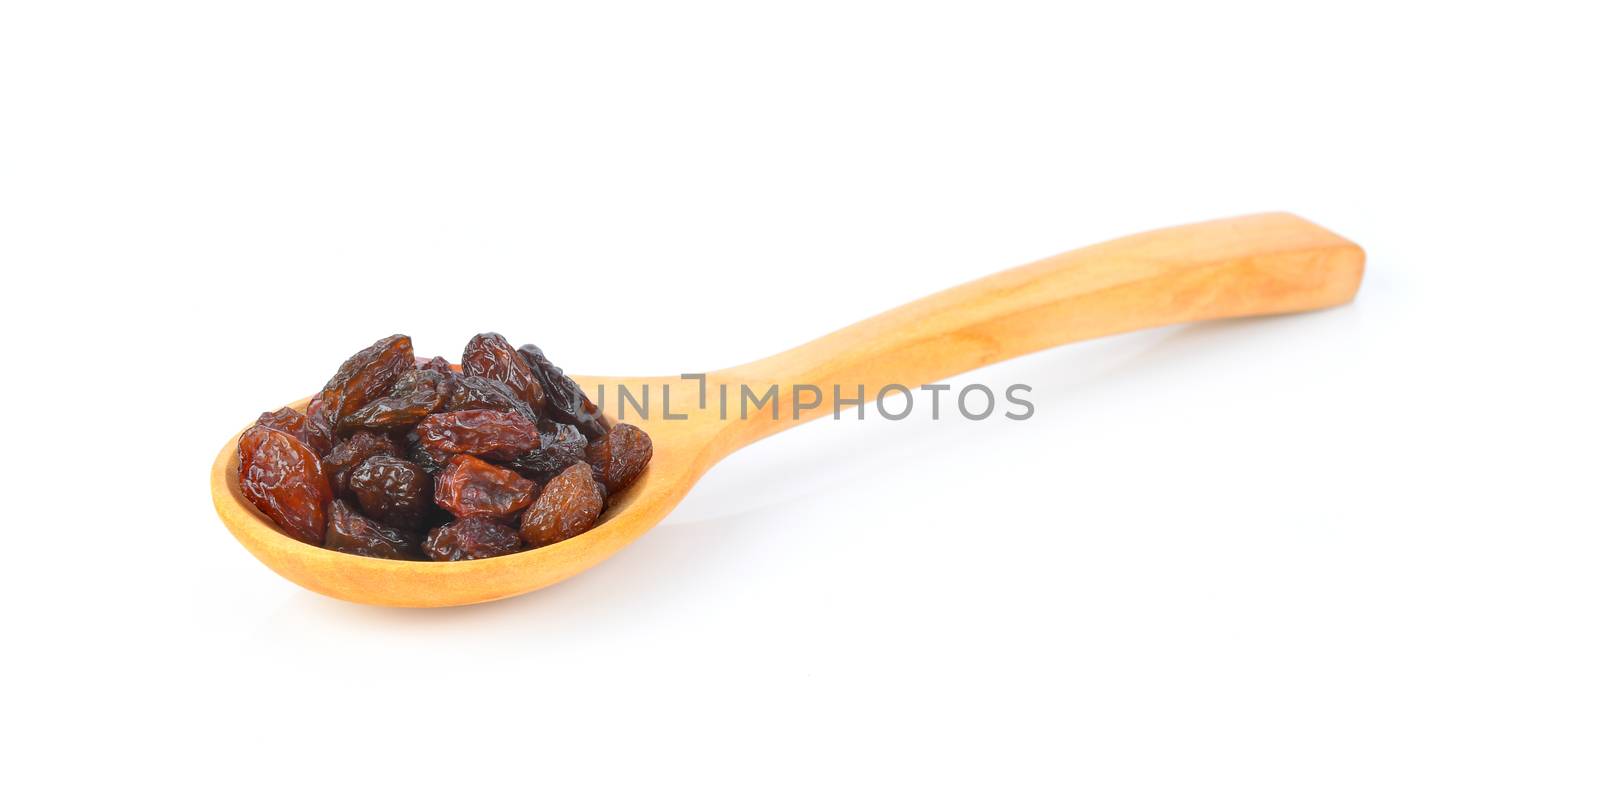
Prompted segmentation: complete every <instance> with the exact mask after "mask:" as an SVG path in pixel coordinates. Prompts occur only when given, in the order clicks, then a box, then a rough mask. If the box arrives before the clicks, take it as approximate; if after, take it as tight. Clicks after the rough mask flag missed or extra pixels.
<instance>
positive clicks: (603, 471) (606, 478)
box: [585, 424, 652, 497]
mask: <svg viewBox="0 0 1600 794" xmlns="http://www.w3.org/2000/svg"><path fill="white" fill-rule="evenodd" d="M651 452H652V448H651V444H650V437H649V436H647V435H645V432H644V431H643V430H640V429H639V428H637V427H634V426H633V425H629V424H619V425H617V426H616V427H613V428H611V431H610V432H609V433H606V437H605V438H603V439H601V440H599V441H596V442H594V443H593V444H590V445H589V449H588V450H587V452H586V453H585V455H586V457H587V458H588V459H589V465H590V466H592V467H594V478H595V479H596V480H599V481H600V483H601V484H602V485H604V486H605V487H606V492H607V493H608V494H610V495H611V496H613V497H615V496H617V495H618V494H620V493H622V492H623V491H625V490H627V489H628V486H630V485H632V484H633V481H634V480H637V479H638V478H639V474H640V473H641V472H643V471H644V467H645V464H647V463H649V462H650V454H651Z"/></svg>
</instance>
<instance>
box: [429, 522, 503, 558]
mask: <svg viewBox="0 0 1600 794" xmlns="http://www.w3.org/2000/svg"><path fill="white" fill-rule="evenodd" d="M521 548H522V539H521V538H519V537H517V533H516V531H515V530H513V529H512V528H510V527H508V526H504V525H502V524H496V523H495V522H493V521H490V520H489V519H487V518H470V517H469V518H463V519H460V520H457V521H452V522H450V523H448V524H445V525H444V526H442V527H435V528H434V529H433V531H432V532H429V533H428V539H427V540H424V541H423V542H422V553H424V554H426V555H428V559H430V560H437V561H439V562H446V561H450V560H481V559H483V558H485V557H499V556H501V555H503V554H510V553H512V552H514V551H517V550H519V549H521Z"/></svg>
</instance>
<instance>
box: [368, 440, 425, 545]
mask: <svg viewBox="0 0 1600 794" xmlns="http://www.w3.org/2000/svg"><path fill="white" fill-rule="evenodd" d="M349 488H350V492H351V493H353V494H355V497H356V501H357V502H358V503H360V505H361V512H363V513H366V514H367V515H369V516H371V517H373V518H376V519H378V520H379V521H382V522H383V523H385V524H388V525H390V526H394V527H399V528H400V529H416V528H418V527H420V526H422V525H423V522H424V519H426V518H427V517H428V515H429V513H431V512H432V510H431V508H432V502H431V499H430V497H431V496H432V493H433V477H432V476H430V475H429V474H428V473H427V472H425V471H423V470H422V467H421V466H418V465H417V464H415V463H412V462H411V461H409V460H402V459H400V458H397V457H394V456H392V455H373V456H372V457H370V458H367V459H366V460H364V461H362V462H361V465H359V466H357V467H356V468H355V470H354V471H351V472H350V483H349Z"/></svg>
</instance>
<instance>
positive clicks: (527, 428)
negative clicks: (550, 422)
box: [417, 410, 539, 461]
mask: <svg viewBox="0 0 1600 794" xmlns="http://www.w3.org/2000/svg"><path fill="white" fill-rule="evenodd" d="M417 444H418V445H420V446H421V447H422V448H423V449H424V450H427V452H428V454H429V455H430V456H432V457H433V458H434V459H435V460H440V459H443V458H447V457H449V456H451V455H456V454H461V453H465V454H468V455H477V456H478V457H481V458H489V459H491V460H501V461H506V460H512V459H514V458H516V457H517V456H518V455H521V454H523V453H526V452H529V451H531V450H534V449H536V448H538V446H539V426H538V425H535V424H534V423H532V422H530V421H528V420H527V419H524V418H522V417H520V416H518V415H516V414H514V413H508V412H505V411H486V410H472V411H450V412H448V413H442V414H434V415H432V416H430V417H428V418H426V419H424V420H422V422H421V423H420V424H418V425H417Z"/></svg>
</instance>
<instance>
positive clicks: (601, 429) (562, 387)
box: [517, 345, 606, 440]
mask: <svg viewBox="0 0 1600 794" xmlns="http://www.w3.org/2000/svg"><path fill="white" fill-rule="evenodd" d="M517 352H518V353H520V354H521V355H522V357H523V359H525V360H526V361H527V362H528V365H529V366H530V367H532V368H533V371H534V374H536V375H538V376H539V384H540V385H541V386H543V387H544V395H545V410H546V412H547V413H549V414H550V415H551V416H552V417H553V418H554V419H555V420H556V421H558V422H565V423H567V424H569V425H576V426H577V428H578V429H579V430H581V431H583V434H584V435H585V436H588V437H589V438H590V439H591V440H594V439H599V438H602V437H604V436H605V434H606V427H605V424H604V423H603V421H602V419H601V416H600V411H599V409H597V408H595V405H594V403H593V402H591V401H590V400H589V398H588V396H586V395H585V394H584V393H583V389H582V388H580V387H579V386H578V384H577V382H576V381H574V380H573V379H571V378H569V377H567V375H566V373H564V372H562V371H561V368H560V367H558V366H556V365H555V364H552V363H550V359H548V358H546V357H545V355H544V351H543V350H540V349H539V348H538V346H536V345H523V346H522V347H519V348H517Z"/></svg>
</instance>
